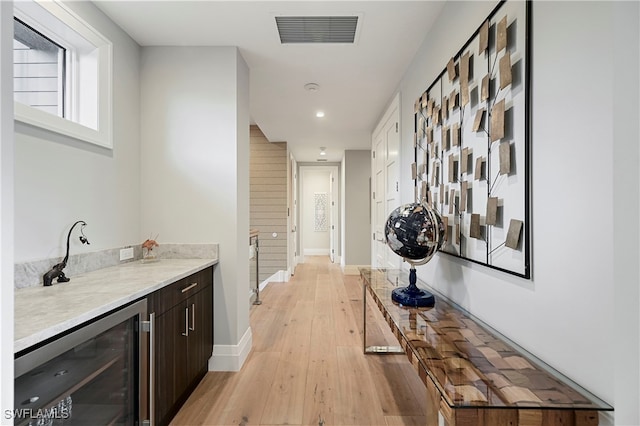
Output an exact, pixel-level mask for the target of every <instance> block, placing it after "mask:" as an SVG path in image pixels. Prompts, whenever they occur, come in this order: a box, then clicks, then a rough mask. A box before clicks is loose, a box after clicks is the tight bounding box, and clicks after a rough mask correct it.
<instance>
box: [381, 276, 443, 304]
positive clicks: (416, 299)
mask: <svg viewBox="0 0 640 426" xmlns="http://www.w3.org/2000/svg"><path fill="white" fill-rule="evenodd" d="M391 299H392V300H393V301H394V302H396V303H399V304H401V305H403V306H408V307H415V308H423V307H432V306H434V305H435V304H436V299H435V297H434V296H433V294H431V293H429V292H428V291H425V290H421V289H419V288H418V286H417V285H416V270H415V268H411V269H410V270H409V285H408V286H407V287H401V288H396V289H394V290H393V291H392V292H391Z"/></svg>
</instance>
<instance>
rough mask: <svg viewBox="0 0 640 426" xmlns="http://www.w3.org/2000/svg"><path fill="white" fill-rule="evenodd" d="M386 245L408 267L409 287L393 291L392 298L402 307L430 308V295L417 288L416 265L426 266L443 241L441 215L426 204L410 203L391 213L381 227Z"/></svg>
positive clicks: (431, 301)
mask: <svg viewBox="0 0 640 426" xmlns="http://www.w3.org/2000/svg"><path fill="white" fill-rule="evenodd" d="M384 233H385V237H386V240H387V245H388V246H389V248H391V250H392V251H393V252H394V253H395V254H397V255H398V256H400V257H402V258H403V259H404V260H406V261H407V262H409V263H410V264H411V269H410V270H409V286H407V287H402V288H396V289H394V290H393V291H392V292H391V298H392V299H393V300H394V301H396V302H397V303H400V304H402V305H404V306H413V307H424V306H433V305H434V304H435V298H434V297H433V295H432V294H431V293H429V292H428V291H425V290H421V289H419V288H418V286H417V285H416V281H417V277H416V268H415V266H416V265H424V264H425V263H427V262H428V261H429V260H431V258H432V257H433V255H434V254H436V252H437V251H438V249H439V248H440V247H441V246H442V243H443V241H444V235H445V234H444V233H445V229H444V222H443V221H442V217H440V214H439V213H438V212H437V211H436V210H435V209H433V208H432V207H430V206H429V205H427V204H426V203H411V204H405V205H404V206H400V207H398V208H397V209H395V210H394V211H392V212H391V214H390V215H389V218H387V223H386V225H385V228H384Z"/></svg>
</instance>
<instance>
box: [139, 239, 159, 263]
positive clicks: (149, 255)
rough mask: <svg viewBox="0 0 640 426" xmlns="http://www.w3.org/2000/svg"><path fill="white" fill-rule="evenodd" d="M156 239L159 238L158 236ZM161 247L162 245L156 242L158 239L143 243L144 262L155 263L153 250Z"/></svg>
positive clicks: (147, 240)
mask: <svg viewBox="0 0 640 426" xmlns="http://www.w3.org/2000/svg"><path fill="white" fill-rule="evenodd" d="M156 238H158V236H157V235H156ZM154 247H160V244H158V243H157V242H156V239H155V238H154V239H151V238H148V239H146V240H145V241H144V242H143V243H142V260H145V261H154V260H156V255H155V254H153V248H154Z"/></svg>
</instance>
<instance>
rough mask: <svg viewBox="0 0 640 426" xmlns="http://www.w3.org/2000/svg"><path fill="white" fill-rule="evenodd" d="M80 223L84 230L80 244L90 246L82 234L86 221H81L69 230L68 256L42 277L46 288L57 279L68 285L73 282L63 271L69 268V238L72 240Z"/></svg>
mask: <svg viewBox="0 0 640 426" xmlns="http://www.w3.org/2000/svg"><path fill="white" fill-rule="evenodd" d="M79 223H80V224H82V228H80V233H81V234H82V235H80V242H81V243H82V244H89V240H87V237H85V236H84V233H83V232H82V229H83V228H84V227H85V226H87V224H86V222H85V221H83V220H79V221H77V222H76V223H74V224H73V226H71V229H69V234H68V235H67V255H66V256H65V257H64V259H63V260H62V262H60V263H57V264H55V265H53V266H52V267H51V269H50V270H49V271H48V272H47V273H45V274H44V275H43V276H42V281H43V283H44V285H45V287H48V286H50V285H51V282H52V281H53V279H54V278H57V279H58V282H59V283H66V282H68V281H69V280H71V278H67V276H66V275H65V274H64V272H62V270H63V269H64V268H65V266H67V260H69V238H71V231H73V228H75V226H76V225H77V224H79Z"/></svg>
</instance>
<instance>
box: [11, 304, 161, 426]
mask: <svg viewBox="0 0 640 426" xmlns="http://www.w3.org/2000/svg"><path fill="white" fill-rule="evenodd" d="M146 315H147V301H146V299H145V300H142V301H139V302H136V303H134V304H131V305H129V306H126V307H125V308H122V309H119V310H118V311H115V312H114V313H112V314H109V315H107V316H105V317H103V318H100V319H98V320H97V321H94V322H92V323H90V324H88V325H86V326H81V327H80V328H79V329H77V330H75V331H73V332H71V333H69V334H66V335H64V336H62V337H60V338H58V339H55V340H53V341H52V342H50V343H47V344H46V345H44V346H41V347H39V348H37V349H35V350H33V351H29V352H27V353H25V354H18V357H17V358H16V360H15V377H16V379H15V411H14V413H13V414H14V424H15V425H20V426H22V425H24V426H54V425H56V426H57V425H65V426H66V425H83V426H85V425H91V426H98V425H136V424H140V425H141V424H143V423H144V422H143V421H144V419H147V418H148V383H149V380H148V372H149V368H148V361H147V360H148V359H149V354H148V349H147V348H148V338H147V336H148V335H147V334H146V333H143V332H142V331H141V329H142V322H143V321H144V320H145V318H146Z"/></svg>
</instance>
